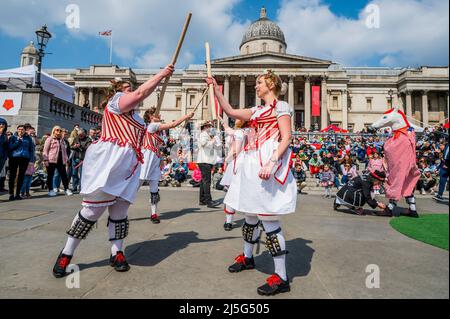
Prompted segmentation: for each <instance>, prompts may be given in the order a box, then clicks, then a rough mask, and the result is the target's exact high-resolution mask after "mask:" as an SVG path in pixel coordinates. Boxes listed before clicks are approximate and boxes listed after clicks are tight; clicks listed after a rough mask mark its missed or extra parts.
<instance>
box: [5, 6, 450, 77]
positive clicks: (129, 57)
mask: <svg viewBox="0 0 450 319" xmlns="http://www.w3.org/2000/svg"><path fill="white" fill-rule="evenodd" d="M56 1H58V2H57V4H56ZM108 1H109V2H108ZM111 1H112V0H97V1H96V2H98V3H99V4H98V5H99V6H98V7H95V5H93V4H92V3H90V2H89V1H87V0H72V1H68V0H41V1H39V2H36V1H33V0H14V1H13V0H7V2H6V3H2V12H3V13H1V12H0V19H1V21H2V25H0V43H1V51H0V52H1V58H0V68H1V69H6V68H13V67H17V66H18V64H19V56H20V52H21V50H22V49H23V47H24V46H25V45H26V44H27V43H28V42H29V41H30V40H33V41H35V35H34V33H33V31H34V29H35V28H37V27H38V26H40V25H42V24H44V23H47V24H48V25H49V30H50V31H51V32H52V33H53V34H54V38H53V39H51V41H50V43H49V46H48V49H47V51H48V52H51V53H52V55H47V56H46V57H45V60H44V68H75V67H88V66H89V65H91V64H107V63H109V42H108V40H107V38H102V37H99V36H98V35H97V33H98V32H99V31H103V30H106V29H110V28H112V29H113V30H114V34H115V37H114V40H115V45H114V48H115V50H114V56H113V63H114V64H118V65H120V66H130V67H133V68H155V67H158V66H163V65H164V64H165V63H167V62H168V61H169V60H170V56H171V54H172V50H173V48H174V47H175V45H176V42H177V38H178V34H179V31H180V29H181V26H182V24H183V21H184V16H185V14H186V12H187V11H188V10H192V11H193V20H192V21H193V22H192V24H191V28H190V30H189V32H190V34H188V36H187V37H186V44H185V46H184V47H183V53H182V56H181V57H180V62H179V65H178V66H179V67H186V66H187V65H188V64H190V63H199V64H201V63H203V61H204V53H203V52H204V51H203V50H204V49H203V47H202V43H203V42H204V41H205V40H208V41H210V42H211V44H212V47H213V53H212V54H213V57H215V58H219V57H225V56H230V55H236V54H238V47H239V43H240V40H241V38H242V35H243V33H244V32H245V30H246V28H247V27H248V25H249V24H250V22H251V21H254V20H256V19H258V18H259V12H260V8H261V7H262V6H265V7H266V8H267V12H268V16H269V18H270V19H271V20H273V21H275V22H276V23H278V24H279V25H280V26H281V27H282V30H283V31H284V33H285V36H286V41H287V43H288V53H291V54H298V55H305V56H311V57H316V58H324V59H330V60H332V61H334V62H337V63H342V64H344V65H348V66H391V67H392V66H420V65H448V58H447V57H448V1H442V0H375V1H369V0H351V1H344V0H280V1H276V0H262V1H256V0H250V1H249V0H247V1H243V0H230V1H226V0H215V1H214V3H215V5H214V6H210V7H208V5H207V4H208V3H209V2H208V1H206V0H192V1H181V0H165V1H162V0H151V1H145V2H143V0H130V4H129V6H130V8H116V7H115V6H112V5H111V6H110V8H106V9H105V10H104V12H103V15H102V13H98V12H99V10H100V11H101V10H102V8H105V4H106V7H108V6H107V4H109V3H111ZM180 1H181V2H180ZM102 2H103V4H101V3H102ZM149 2H151V4H150V5H151V6H150V5H149V6H148V7H147V3H149ZM171 2H173V4H175V5H174V6H168V5H167V4H168V3H171ZM70 3H75V4H79V6H80V10H81V28H80V29H79V30H71V31H70V30H68V29H67V28H66V26H65V24H64V22H65V18H66V16H67V14H66V13H65V12H64V8H65V6H66V5H67V4H70ZM186 3H190V4H191V6H192V7H189V6H186ZM370 3H378V4H379V5H380V7H381V9H382V11H381V12H382V15H381V22H382V27H381V28H380V29H379V30H373V31H372V30H367V28H362V27H361V23H360V22H361V17H360V16H361V14H362V13H363V12H364V9H365V7H366V6H367V5H368V4H370ZM442 3H444V4H442ZM445 3H446V4H445ZM101 5H103V6H101ZM93 6H94V7H93ZM138 6H140V7H142V10H148V11H146V13H147V12H148V15H147V14H143V15H142V16H141V15H140V12H139V9H138V8H137V7H138ZM172 7H176V8H178V9H177V11H173V9H171V8H172ZM443 7H444V9H445V8H447V10H445V12H444V11H443ZM3 8H4V10H3ZM124 10H125V13H123V12H124ZM133 10H135V11H133ZM16 12H17V15H16V16H15V14H16ZM19 12H20V14H19ZM20 15H22V17H21V18H11V17H14V16H15V17H19V16H20ZM411 15H417V18H416V19H413V18H414V17H411ZM112 17H116V19H117V22H116V23H112V24H113V25H111V23H110V21H111V18H112ZM21 19H24V20H23V21H21ZM411 20H415V22H414V23H412V22H411ZM167 21H169V22H170V23H169V24H167ZM444 24H445V25H446V26H445V27H442V26H443V25H444ZM146 28H148V31H146V30H145V29H146ZM153 30H154V32H152V31H153ZM422 38H425V39H426V41H425V42H424V43H421V44H420V43H419V44H417V42H418V41H417V40H418V39H422ZM166 61H167V62H166Z"/></svg>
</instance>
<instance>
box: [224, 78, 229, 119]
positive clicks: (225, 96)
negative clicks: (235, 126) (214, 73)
mask: <svg viewBox="0 0 450 319" xmlns="http://www.w3.org/2000/svg"><path fill="white" fill-rule="evenodd" d="M223 97H224V98H225V100H226V101H227V102H228V103H230V76H229V75H225V79H224V81H223ZM223 120H224V121H225V123H227V124H228V115H227V113H225V112H223Z"/></svg>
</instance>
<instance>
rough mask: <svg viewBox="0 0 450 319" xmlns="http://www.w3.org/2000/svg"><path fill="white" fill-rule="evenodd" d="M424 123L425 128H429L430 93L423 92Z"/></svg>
mask: <svg viewBox="0 0 450 319" xmlns="http://www.w3.org/2000/svg"><path fill="white" fill-rule="evenodd" d="M422 122H423V125H424V126H428V91H427V90H423V91H422Z"/></svg>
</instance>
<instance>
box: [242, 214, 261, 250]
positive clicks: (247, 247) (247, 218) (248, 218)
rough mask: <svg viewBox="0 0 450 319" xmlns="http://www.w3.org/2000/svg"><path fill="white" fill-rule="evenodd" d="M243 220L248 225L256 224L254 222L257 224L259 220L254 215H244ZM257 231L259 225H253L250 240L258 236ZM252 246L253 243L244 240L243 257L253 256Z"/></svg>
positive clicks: (258, 231)
mask: <svg viewBox="0 0 450 319" xmlns="http://www.w3.org/2000/svg"><path fill="white" fill-rule="evenodd" d="M245 222H246V223H247V224H249V225H256V224H258V222H259V220H258V218H257V217H255V216H249V215H245ZM259 233H260V230H259V227H255V229H254V231H253V237H252V241H255V240H256V239H257V238H258V237H259ZM253 247H255V244H250V243H248V242H246V241H244V255H245V257H247V258H252V257H253Z"/></svg>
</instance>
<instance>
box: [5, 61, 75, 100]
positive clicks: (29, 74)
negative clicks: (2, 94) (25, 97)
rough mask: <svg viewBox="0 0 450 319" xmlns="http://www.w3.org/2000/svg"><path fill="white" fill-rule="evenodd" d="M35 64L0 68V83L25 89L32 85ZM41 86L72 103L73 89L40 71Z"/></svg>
mask: <svg viewBox="0 0 450 319" xmlns="http://www.w3.org/2000/svg"><path fill="white" fill-rule="evenodd" d="M36 71H37V66H35V65H28V66H25V67H22V68H16V69H9V70H0V85H5V86H6V87H7V88H8V89H25V88H27V87H32V86H34V84H35V82H36ZM41 86H42V88H43V90H44V91H47V92H49V93H52V94H53V95H54V96H56V97H57V98H59V99H62V100H64V101H67V102H70V103H73V97H74V94H75V89H74V87H73V86H70V85H68V84H66V83H64V82H61V81H59V80H57V79H55V78H54V77H52V76H50V75H49V74H47V73H45V72H41Z"/></svg>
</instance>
